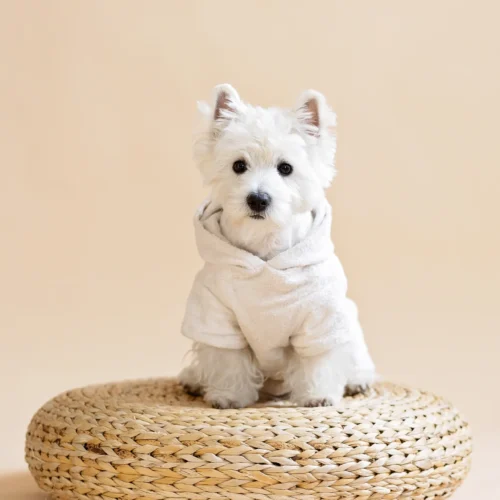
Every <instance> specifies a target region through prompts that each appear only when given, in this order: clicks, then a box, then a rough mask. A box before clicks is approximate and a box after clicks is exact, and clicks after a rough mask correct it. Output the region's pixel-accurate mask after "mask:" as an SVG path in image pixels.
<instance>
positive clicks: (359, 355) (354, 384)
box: [345, 342, 376, 396]
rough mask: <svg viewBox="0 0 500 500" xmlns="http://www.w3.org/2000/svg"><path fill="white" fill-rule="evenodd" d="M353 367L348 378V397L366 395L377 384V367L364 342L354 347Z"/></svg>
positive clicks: (346, 391) (346, 392) (346, 389)
mask: <svg viewBox="0 0 500 500" xmlns="http://www.w3.org/2000/svg"><path fill="white" fill-rule="evenodd" d="M351 356H352V358H351V359H352V367H351V369H350V373H349V376H348V378H347V384H346V388H345V395H346V396H355V395H356V394H363V393H365V392H366V391H367V390H368V389H369V388H370V386H372V385H373V383H374V382H375V378H376V376H375V366H374V364H373V361H372V359H371V357H370V354H369V353H368V349H367V348H366V345H365V344H364V342H363V343H362V344H355V345H354V346H353V352H352V354H351Z"/></svg>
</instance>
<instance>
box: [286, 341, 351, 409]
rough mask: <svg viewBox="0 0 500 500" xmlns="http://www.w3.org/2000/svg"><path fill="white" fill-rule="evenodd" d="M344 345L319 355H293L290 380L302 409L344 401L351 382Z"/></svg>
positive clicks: (294, 399) (295, 398) (289, 373)
mask: <svg viewBox="0 0 500 500" xmlns="http://www.w3.org/2000/svg"><path fill="white" fill-rule="evenodd" d="M346 362H347V359H346V353H345V352H344V349H343V348H342V346H338V347H336V348H335V349H332V350H330V351H328V352H325V353H323V354H320V355H317V356H301V355H299V354H297V353H296V352H295V353H294V354H293V355H292V358H291V361H290V365H289V371H288V377H287V379H288V381H289V383H290V386H291V388H292V395H291V399H292V401H294V402H295V403H296V404H298V405H299V406H310V407H312V406H332V405H335V404H337V403H339V402H340V400H341V399H342V397H343V395H344V388H345V385H346V382H347V369H346Z"/></svg>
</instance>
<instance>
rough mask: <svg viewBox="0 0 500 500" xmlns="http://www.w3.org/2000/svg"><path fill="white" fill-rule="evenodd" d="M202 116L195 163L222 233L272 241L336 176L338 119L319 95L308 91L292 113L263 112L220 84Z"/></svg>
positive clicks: (308, 209)
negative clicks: (335, 129)
mask: <svg viewBox="0 0 500 500" xmlns="http://www.w3.org/2000/svg"><path fill="white" fill-rule="evenodd" d="M200 111H201V112H202V114H203V115H204V118H205V123H204V127H203V129H202V131H201V133H200V134H199V135H198V136H197V138H196V141H195V148H194V151H195V160H196V162H197V164H198V167H199V168H200V170H201V173H202V176H203V178H204V181H205V183H206V184H208V185H209V186H210V187H211V199H212V201H213V202H214V203H216V204H218V205H220V206H221V207H222V209H223V214H224V218H225V224H226V226H229V227H230V229H231V228H232V229H234V230H235V231H236V230H237V228H239V230H240V232H241V233H242V234H243V233H244V234H245V235H246V237H247V238H249V239H253V238H255V237H256V236H257V234H259V235H265V234H276V233H279V231H280V230H281V229H283V228H285V227H290V226H291V225H293V223H294V221H295V220H299V219H300V218H301V217H303V216H304V214H307V213H311V211H312V210H313V209H314V207H315V206H317V204H318V203H321V201H322V200H323V198H324V189H325V188H326V187H328V185H329V184H330V182H331V180H332V179H333V176H334V173H335V170H334V158H335V136H334V133H333V130H332V128H333V127H334V125H335V115H334V113H333V112H332V111H331V110H330V109H329V108H328V106H327V104H326V102H325V99H324V97H323V96H322V95H321V94H319V93H317V92H314V91H308V92H305V93H304V94H303V95H302V96H301V98H300V99H299V102H298V105H297V106H296V107H295V108H294V109H290V110H287V109H278V108H261V107H255V106H252V105H249V104H247V103H245V102H243V101H242V100H241V99H240V98H239V96H238V94H237V92H236V91H235V90H234V89H233V88H232V87H231V86H229V85H219V86H218V87H216V89H215V99H214V103H213V105H212V106H210V105H207V104H201V105H200Z"/></svg>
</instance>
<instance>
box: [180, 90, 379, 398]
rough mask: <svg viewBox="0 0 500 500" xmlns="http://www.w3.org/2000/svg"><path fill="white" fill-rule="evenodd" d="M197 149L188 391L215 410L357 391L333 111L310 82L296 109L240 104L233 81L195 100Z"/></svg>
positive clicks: (362, 378) (360, 357)
mask: <svg viewBox="0 0 500 500" xmlns="http://www.w3.org/2000/svg"><path fill="white" fill-rule="evenodd" d="M200 111H201V112H202V114H203V115H204V117H205V123H204V128H203V130H202V132H201V133H200V134H199V136H198V137H197V139H196V141H195V148H194V149H195V159H196V162H197V164H198V166H199V168H200V170H201V173H202V175H203V178H204V181H205V182H206V183H207V184H208V185H209V186H210V187H211V196H210V200H209V201H208V202H206V203H204V204H203V205H202V207H201V208H200V210H199V211H198V213H197V215H196V218H195V229H196V239H197V245H198V249H199V252H200V254H201V256H202V258H203V259H204V260H205V266H204V268H203V269H202V270H201V271H200V272H199V273H198V275H197V277H196V280H195V282H194V285H193V288H192V291H191V294H190V297H189V300H188V303H187V308H186V314H185V318H184V322H183V327H182V333H183V334H184V335H185V336H187V337H189V338H190V339H192V340H194V348H193V355H194V359H193V362H192V363H191V365H190V366H188V367H187V368H185V369H184V370H183V371H182V373H181V374H180V382H181V384H183V386H184V387H185V388H186V390H187V391H188V392H191V393H198V394H202V395H203V396H204V398H205V400H206V401H207V402H208V403H210V404H211V405H212V406H214V407H216V408H239V407H244V406H247V405H250V404H253V403H255V402H256V401H257V399H258V397H259V391H260V390H261V389H262V388H263V389H264V391H267V392H268V393H270V394H272V395H274V396H280V395H285V394H289V395H290V397H291V399H292V401H294V402H295V403H297V404H298V405H301V406H328V405H333V404H336V403H338V402H339V400H340V399H341V398H342V397H343V395H344V393H345V392H347V393H349V394H354V393H357V392H360V391H364V390H365V389H366V388H368V387H369V385H370V384H371V383H372V382H373V380H374V375H375V369H374V365H373V362H372V360H371V358H370V355H369V353H368V350H367V347H366V345H365V342H364V338H363V332H362V330H361V327H360V325H359V322H358V319H357V310H356V306H355V305H354V303H353V302H352V301H351V300H349V299H348V298H346V290H347V281H346V278H345V275H344V271H343V269H342V265H341V264H340V261H339V260H338V258H337V257H336V255H335V254H334V251H333V244H332V242H331V237H330V228H331V208H330V206H329V204H328V202H327V200H326V197H325V193H324V189H325V188H327V187H328V186H329V185H330V183H331V181H332V179H333V177H334V173H335V169H334V158H335V149H336V142H335V135H334V130H333V128H334V126H335V122H336V119H335V114H334V113H333V112H332V111H331V110H330V108H329V107H328V105H327V104H326V102H325V99H324V97H323V95H321V94H320V93H318V92H315V91H312V90H311V91H307V92H305V93H304V94H303V95H302V96H301V98H300V100H299V102H298V105H297V106H296V108H295V109H293V110H284V109H277V108H267V109H265V108H261V107H255V106H251V105H249V104H247V103H245V102H243V101H242V100H241V99H240V97H239V96H238V94H237V92H236V91H235V90H234V88H232V87H231V86H230V85H219V86H217V87H216V89H215V99H214V102H213V105H212V106H210V105H207V104H201V105H200Z"/></svg>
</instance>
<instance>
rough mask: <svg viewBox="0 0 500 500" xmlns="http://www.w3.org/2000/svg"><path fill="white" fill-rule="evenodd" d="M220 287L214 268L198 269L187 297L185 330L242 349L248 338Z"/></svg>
mask: <svg viewBox="0 0 500 500" xmlns="http://www.w3.org/2000/svg"><path fill="white" fill-rule="evenodd" d="M217 288H218V287H217V277H216V275H215V274H214V273H213V272H210V271H207V269H206V268H204V269H203V270H202V271H200V272H199V273H198V275H197V276H196V279H195V281H194V283H193V287H192V289H191V293H190V295H189V298H188V301H187V305H186V312H185V315H184V321H183V323H182V334H183V335H184V336H185V337H188V338H189V339H191V340H194V341H195V342H200V343H202V344H206V345H209V346H212V347H218V348H222V349H243V348H245V347H246V346H247V345H248V344H247V341H246V339H245V337H244V336H243V333H242V332H241V330H240V328H239V326H238V322H237V320H236V317H235V315H234V313H233V312H232V310H231V309H230V308H229V307H227V306H226V305H225V304H224V303H223V299H222V297H221V296H220V295H221V294H220V293H218V290H217Z"/></svg>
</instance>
